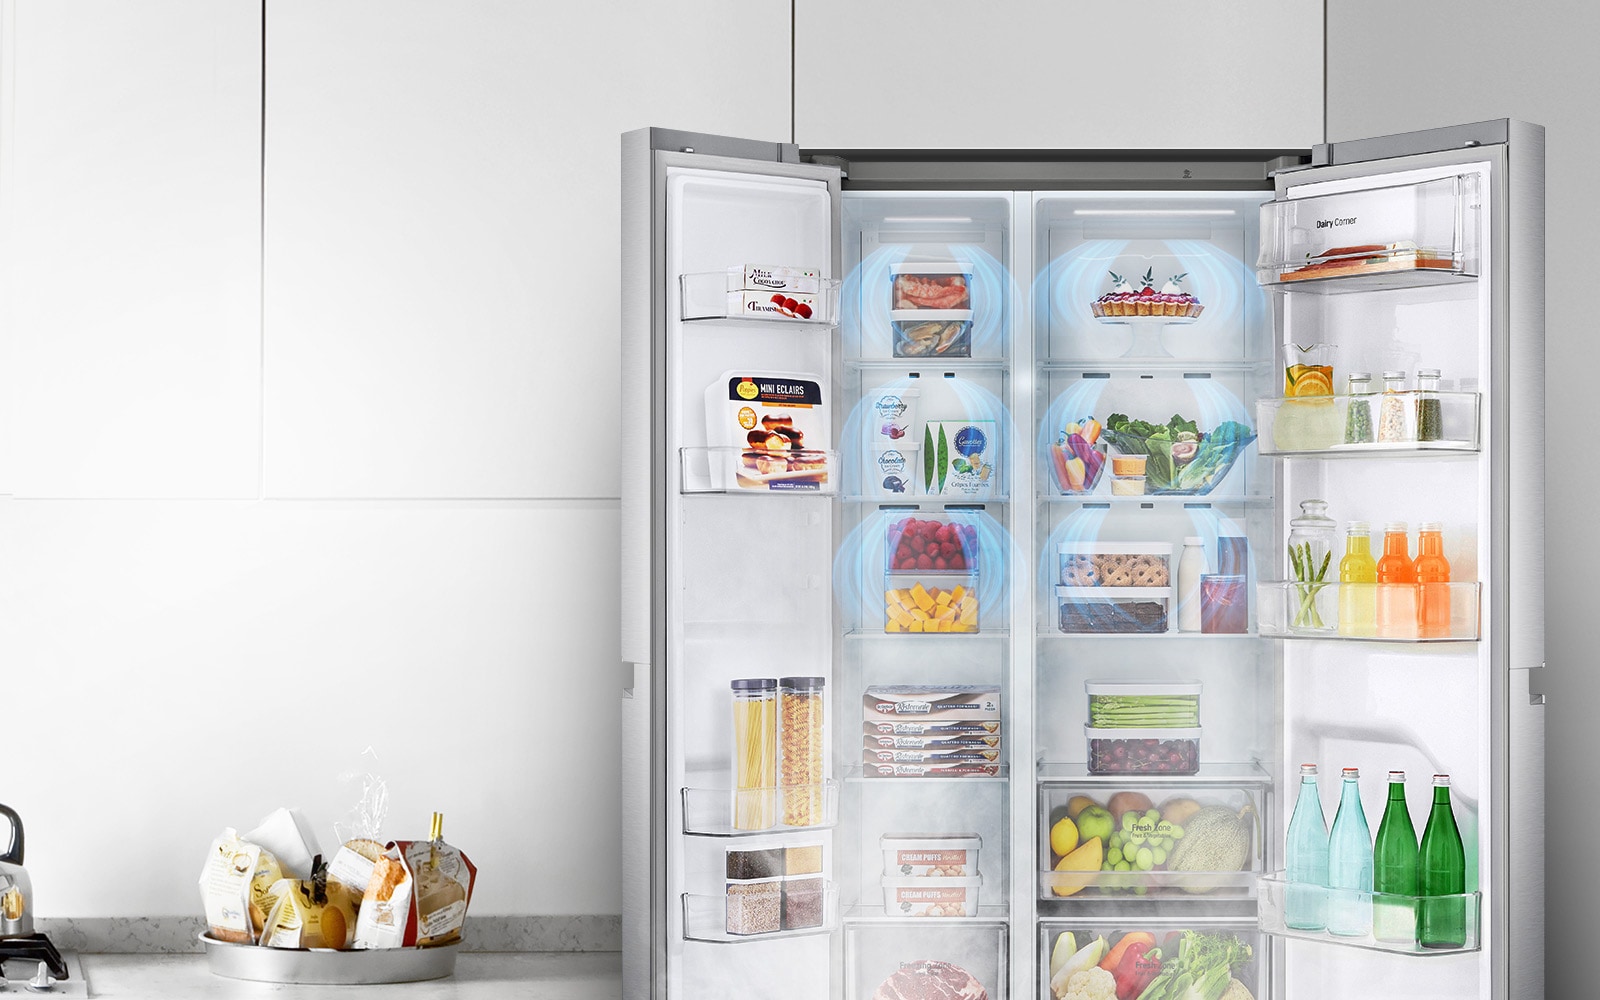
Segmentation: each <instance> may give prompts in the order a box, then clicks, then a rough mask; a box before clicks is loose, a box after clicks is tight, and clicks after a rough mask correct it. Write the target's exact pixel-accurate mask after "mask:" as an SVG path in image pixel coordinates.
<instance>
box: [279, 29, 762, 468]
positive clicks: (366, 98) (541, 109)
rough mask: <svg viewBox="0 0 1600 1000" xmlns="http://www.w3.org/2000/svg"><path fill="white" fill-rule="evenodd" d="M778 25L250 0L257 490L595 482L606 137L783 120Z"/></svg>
mask: <svg viewBox="0 0 1600 1000" xmlns="http://www.w3.org/2000/svg"><path fill="white" fill-rule="evenodd" d="M788 31H789V5H788V4H787V3H778V2H770V0H769V2H765V3H758V4H749V3H739V2H733V0H692V2H684V3H673V4H640V3H592V4H576V5H565V6H561V7H554V6H550V5H544V4H528V3H514V2H482V0H477V2H465V3H450V4H441V3H437V2H422V0H405V2H394V0H351V2H342V3H337V4H329V3H325V2H322V0H268V3H267V123H266V136H267V139H266V142H267V156H266V181H265V197H266V202H265V220H266V222H265V243H264V246H265V255H266V256H265V310H264V316H265V320H264V322H265V342H266V347H265V353H264V357H265V380H264V386H265V388H264V392H265V407H264V413H265V417H264V419H265V426H266V430H265V449H266V490H267V493H268V495H269V496H285V497H295V496H311V497H364V496H367V497H375V496H383V497H525V496H543V497H585V496H616V495H617V490H618V485H617V469H616V461H617V459H616V445H617V442H618V438H619V435H620V434H621V433H623V430H624V428H626V427H628V426H629V423H628V422H629V421H630V420H635V421H636V420H638V419H640V418H641V416H642V414H643V413H644V412H646V411H645V408H644V407H642V406H638V405H634V403H633V402H632V401H630V400H627V399H622V398H620V397H619V395H618V390H617V381H618V377H617V372H618V369H619V363H620V359H619V356H618V351H619V349H620V348H619V337H618V334H617V330H618V325H619V323H620V319H619V296H620V290H619V288H618V285H617V270H618V260H617V246H618V243H619V240H620V235H619V234H620V203H619V200H618V197H617V190H618V187H619V184H620V159H621V146H620V140H619V136H620V135H621V133H622V132H623V131H625V130H627V129H631V128H637V127H639V126H643V125H652V124H656V125H663V126H667V127H673V128H683V129H693V130H699V131H708V132H720V133H725V134H732V135H739V136H745V137H756V138H764V139H770V140H787V139H788V138H789V58H788V56H789V53H788V45H787V36H788ZM636 429H637V428H636Z"/></svg>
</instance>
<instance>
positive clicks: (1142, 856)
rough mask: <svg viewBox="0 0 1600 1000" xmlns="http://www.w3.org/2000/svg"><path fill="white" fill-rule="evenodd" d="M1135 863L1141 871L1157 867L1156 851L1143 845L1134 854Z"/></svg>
mask: <svg viewBox="0 0 1600 1000" xmlns="http://www.w3.org/2000/svg"><path fill="white" fill-rule="evenodd" d="M1133 863H1134V864H1135V865H1137V866H1138V868H1139V870H1140V871H1142V872H1147V871H1149V870H1150V869H1152V868H1154V867H1155V864H1156V856H1155V852H1153V851H1151V850H1150V848H1148V847H1141V848H1139V853H1138V854H1135V855H1134V856H1133Z"/></svg>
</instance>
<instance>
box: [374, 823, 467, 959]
mask: <svg viewBox="0 0 1600 1000" xmlns="http://www.w3.org/2000/svg"><path fill="white" fill-rule="evenodd" d="M477 876H478V869H477V867H476V866H475V865H473V863H472V862H471V861H470V860H468V858H467V856H466V855H465V854H463V853H462V852H461V851H460V850H459V849H457V848H454V847H451V846H450V845H449V844H446V843H445V842H444V841H443V840H437V839H436V840H398V841H395V842H394V843H392V844H390V845H389V851H388V853H387V854H386V855H385V856H384V857H382V858H380V859H379V860H378V862H377V864H376V865H375V866H374V869H373V873H372V881H371V882H370V883H368V885H367V892H366V895H365V896H364V897H363V898H362V900H361V910H360V913H359V914H358V915H357V918H356V941H355V946H356V947H357V948H409V947H412V946H414V945H415V946H419V947H424V948H425V947H428V946H430V945H438V944H449V943H450V942H452V941H455V940H457V939H459V938H460V937H461V925H462V924H463V923H465V922H466V919H467V905H468V904H469V903H471V902H472V886H473V882H474V881H475V880H476V879H477Z"/></svg>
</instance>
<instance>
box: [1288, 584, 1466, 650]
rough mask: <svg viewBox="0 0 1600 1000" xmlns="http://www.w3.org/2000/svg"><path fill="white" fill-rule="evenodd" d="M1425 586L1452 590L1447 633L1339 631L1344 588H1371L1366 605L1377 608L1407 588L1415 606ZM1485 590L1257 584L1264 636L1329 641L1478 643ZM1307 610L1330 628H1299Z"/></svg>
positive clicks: (1453, 586) (1403, 599) (1406, 601)
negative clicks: (1390, 593) (1298, 620)
mask: <svg viewBox="0 0 1600 1000" xmlns="http://www.w3.org/2000/svg"><path fill="white" fill-rule="evenodd" d="M1425 587H1426V588H1433V587H1442V588H1445V589H1446V590H1448V592H1449V601H1450V625H1449V628H1448V630H1446V631H1444V632H1443V634H1438V635H1428V636H1421V635H1416V634H1411V635H1395V634H1390V635H1343V634H1341V633H1340V632H1339V631H1338V622H1339V595H1340V592H1341V591H1342V590H1345V589H1347V588H1348V589H1362V590H1365V589H1367V588H1370V589H1371V593H1370V595H1366V601H1365V602H1363V603H1365V604H1366V605H1367V606H1368V607H1373V608H1375V607H1377V602H1378V601H1379V600H1380V599H1381V598H1383V597H1384V596H1385V593H1386V592H1387V591H1388V590H1389V589H1390V588H1394V589H1396V590H1404V591H1405V592H1406V593H1405V594H1404V595H1402V596H1401V598H1400V599H1401V602H1402V603H1404V604H1408V605H1409V606H1410V607H1411V608H1415V607H1417V603H1418V601H1420V600H1421V599H1422V598H1423V588H1425ZM1311 588H1314V589H1315V593H1312V594H1310V595H1309V596H1310V597H1311V604H1310V606H1306V605H1305V597H1306V596H1307V595H1306V591H1307V590H1308V589H1311ZM1482 589H1483V585H1482V584H1480V583H1437V584H1382V585H1380V584H1376V583H1323V584H1302V583H1293V582H1285V581H1267V582H1263V583H1259V584H1257V585H1256V595H1257V596H1256V619H1257V625H1258V627H1259V628H1260V631H1261V634H1262V635H1264V636H1270V637H1272V638H1276V639H1325V640H1331V641H1338V642H1476V641H1477V640H1478V638H1479V620H1478V618H1479V616H1478V607H1479V598H1480V596H1481V591H1482ZM1302 609H1304V612H1303V613H1304V614H1305V615H1306V616H1308V617H1309V616H1312V615H1314V616H1315V620H1316V621H1319V622H1321V623H1322V624H1323V625H1324V626H1325V627H1323V628H1320V629H1315V628H1308V627H1298V628H1297V627H1294V626H1293V624H1292V622H1293V620H1294V616H1296V615H1300V614H1301V613H1302Z"/></svg>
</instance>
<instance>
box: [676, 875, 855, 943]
mask: <svg viewBox="0 0 1600 1000" xmlns="http://www.w3.org/2000/svg"><path fill="white" fill-rule="evenodd" d="M806 896H807V900H806V913H805V916H804V917H803V918H802V919H804V921H805V922H806V923H810V922H811V920H812V919H813V918H814V917H815V918H816V919H819V920H820V921H821V922H820V923H818V924H816V925H815V926H811V927H791V928H787V929H785V928H784V926H783V925H784V923H786V922H788V921H789V919H790V917H791V914H792V913H793V910H792V909H791V908H792V906H793V903H792V902H791V901H790V900H788V899H784V900H783V902H782V903H781V904H779V903H777V902H775V901H773V900H772V899H770V898H768V899H764V900H763V901H762V902H761V903H759V904H757V905H758V906H761V907H767V908H773V912H771V913H769V914H765V916H766V917H769V918H770V921H769V922H775V923H776V925H777V927H778V929H776V930H771V931H761V932H757V933H750V934H734V933H730V932H729V930H728V897H727V896H726V895H722V894H718V895H714V896H713V895H701V894H698V893H687V892H686V893H684V894H683V937H684V940H686V941H704V942H707V943H709V944H752V943H755V942H759V941H772V940H776V939H778V938H795V937H809V936H812V935H817V934H831V933H833V930H834V927H835V926H836V925H837V923H838V921H837V919H836V918H835V914H837V913H838V911H839V890H838V889H836V888H835V887H834V886H833V885H832V884H831V883H828V884H827V885H826V886H825V887H824V889H823V890H822V898H821V911H820V913H819V912H817V910H816V909H815V907H816V906H817V901H816V899H815V896H816V893H815V892H807V893H806ZM785 911H787V912H785Z"/></svg>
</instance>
